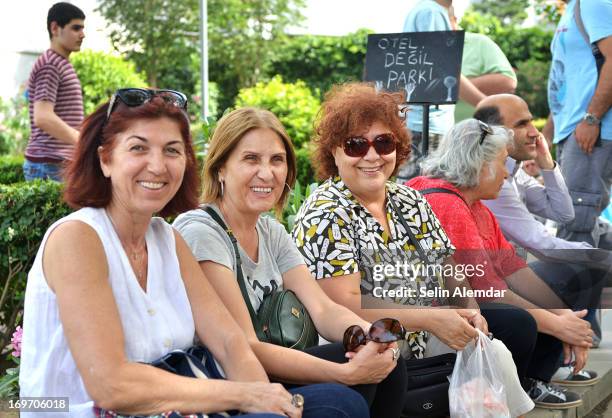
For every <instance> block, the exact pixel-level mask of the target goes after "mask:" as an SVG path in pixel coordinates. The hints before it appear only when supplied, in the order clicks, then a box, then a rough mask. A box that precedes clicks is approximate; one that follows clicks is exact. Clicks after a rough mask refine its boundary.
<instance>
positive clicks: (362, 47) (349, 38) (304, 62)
mask: <svg viewBox="0 0 612 418" xmlns="http://www.w3.org/2000/svg"><path fill="white" fill-rule="evenodd" d="M368 33H371V31H368V30H366V29H360V30H358V31H357V32H354V33H351V34H348V35H346V36H317V35H296V36H291V37H289V38H288V39H287V41H285V42H284V43H283V44H281V45H280V46H279V47H278V50H277V52H276V54H275V56H274V58H273V59H272V62H270V64H269V67H268V75H269V76H270V77H272V76H274V75H277V74H278V75H280V76H282V77H283V79H284V80H286V81H288V82H296V81H297V80H302V81H304V82H305V83H306V84H308V86H309V87H310V88H311V89H312V90H313V91H315V90H317V89H318V91H319V92H320V94H321V95H322V94H324V93H325V92H326V91H328V90H329V88H330V87H331V86H332V85H333V84H338V83H343V82H346V81H359V80H361V79H362V78H363V68H364V65H365V53H366V46H367V36H368Z"/></svg>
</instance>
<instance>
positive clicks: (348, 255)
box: [293, 177, 455, 358]
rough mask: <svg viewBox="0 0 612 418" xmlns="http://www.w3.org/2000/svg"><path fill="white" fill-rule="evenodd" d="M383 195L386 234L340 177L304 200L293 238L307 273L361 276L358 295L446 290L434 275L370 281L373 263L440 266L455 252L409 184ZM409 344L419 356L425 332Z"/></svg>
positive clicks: (424, 301) (423, 302)
mask: <svg viewBox="0 0 612 418" xmlns="http://www.w3.org/2000/svg"><path fill="white" fill-rule="evenodd" d="M386 195H387V198H386V212H387V223H388V224H389V231H385V230H384V229H383V227H382V225H381V224H380V223H379V222H378V220H376V218H374V217H373V216H372V214H370V212H369V211H368V210H367V209H366V208H365V207H363V206H362V205H361V204H360V203H359V202H358V201H357V200H356V199H355V197H354V196H353V195H352V193H351V191H350V190H349V189H348V188H347V187H346V185H345V184H344V182H343V181H342V180H341V179H340V177H335V178H333V179H332V178H330V179H328V180H327V181H326V182H324V183H323V184H322V185H320V186H319V187H318V188H317V189H316V190H315V191H314V192H313V193H312V194H311V195H310V196H309V197H308V199H307V200H306V201H305V202H304V204H303V205H302V207H301V208H300V210H299V212H298V214H297V216H296V219H295V225H294V228H293V238H294V240H295V242H296V244H297V247H298V249H299V250H300V252H301V253H302V256H303V257H304V260H305V261H306V265H307V266H308V268H309V269H310V272H311V273H312V275H313V276H314V277H315V278H316V279H324V278H329V277H336V276H343V275H346V274H352V273H357V272H360V273H361V275H362V280H361V292H362V295H363V294H369V295H372V289H373V288H374V286H380V287H382V288H384V289H386V290H392V289H397V288H400V287H402V286H403V287H406V286H418V287H425V288H427V289H434V288H444V282H443V279H442V277H441V276H440V275H439V274H435V273H434V274H427V275H417V276H416V277H412V280H409V279H408V278H407V276H391V277H390V276H387V277H385V279H384V281H381V282H378V281H376V282H375V281H374V280H373V278H372V265H373V264H374V263H379V264H385V263H387V264H395V263H396V262H398V260H401V263H402V264H403V265H419V264H421V265H424V264H431V265H434V264H436V263H438V264H442V262H443V260H445V259H446V258H448V257H449V256H450V255H452V254H453V252H454V250H455V248H454V247H453V245H452V244H451V242H450V240H449V239H448V237H447V236H446V233H445V232H444V230H443V229H442V227H441V225H440V223H439V221H438V219H437V218H436V216H435V215H434V213H433V211H432V209H431V207H430V206H429V204H428V203H427V201H426V200H425V199H424V198H423V197H422V196H421V194H420V193H418V192H417V191H415V190H413V189H411V188H409V187H407V186H403V185H399V184H396V183H393V182H387V184H386ZM389 199H393V202H394V203H395V206H396V207H397V209H398V210H399V212H400V213H401V215H402V216H403V217H404V219H405V220H406V223H407V225H408V226H409V227H410V229H411V231H412V233H413V235H414V236H415V238H416V239H417V240H418V242H419V245H420V246H421V248H422V249H423V250H424V253H425V256H426V258H427V260H422V258H421V257H420V256H419V253H418V251H416V248H415V246H414V244H413V243H412V242H411V240H410V236H409V235H408V233H407V232H406V230H405V228H404V227H403V225H402V224H401V223H400V222H399V221H398V218H397V216H398V214H397V213H396V212H395V210H394V209H393V207H392V206H391V205H390V203H389ZM389 232H390V234H389ZM412 271H413V272H414V270H412ZM393 302H395V303H399V304H403V305H416V306H431V305H436V304H439V303H442V302H441V301H440V300H439V298H437V297H419V296H418V294H417V297H411V296H405V295H403V296H398V297H394V298H393ZM408 342H409V344H410V348H411V351H412V354H413V355H414V356H415V357H417V358H421V357H422V356H423V352H424V349H425V345H426V333H424V332H415V333H411V334H410V336H409V337H408Z"/></svg>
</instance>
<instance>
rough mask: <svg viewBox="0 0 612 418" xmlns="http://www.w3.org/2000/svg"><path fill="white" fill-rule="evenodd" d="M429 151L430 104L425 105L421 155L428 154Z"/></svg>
mask: <svg viewBox="0 0 612 418" xmlns="http://www.w3.org/2000/svg"><path fill="white" fill-rule="evenodd" d="M428 152H429V105H428V104H424V105H423V132H421V155H422V156H423V157H426V156H427V153H428Z"/></svg>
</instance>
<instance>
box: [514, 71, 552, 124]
mask: <svg viewBox="0 0 612 418" xmlns="http://www.w3.org/2000/svg"><path fill="white" fill-rule="evenodd" d="M549 71H550V61H546V62H544V61H538V60H535V59H530V60H527V61H523V62H519V63H518V65H517V68H516V77H517V81H518V82H517V87H516V94H517V95H519V96H521V97H522V98H523V99H525V101H526V102H527V103H529V109H530V110H531V113H532V114H533V115H534V117H536V118H546V117H547V116H548V113H549V110H548V96H547V87H548V73H549Z"/></svg>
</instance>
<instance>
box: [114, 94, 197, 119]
mask: <svg viewBox="0 0 612 418" xmlns="http://www.w3.org/2000/svg"><path fill="white" fill-rule="evenodd" d="M154 97H161V98H162V99H163V100H164V101H165V102H166V103H170V104H173V105H174V106H176V107H179V108H181V109H183V110H187V96H185V95H184V94H183V93H181V92H180V91H176V90H153V89H138V88H127V89H119V90H117V91H116V92H115V94H113V97H111V99H110V102H109V104H108V110H107V111H106V120H108V119H109V118H110V115H111V113H112V112H113V109H114V107H115V104H116V103H117V100H121V101H122V102H123V103H124V104H125V105H126V106H128V107H137V106H142V105H143V104H145V103H147V102H148V101H150V100H151V99H153V98H154Z"/></svg>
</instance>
